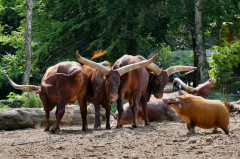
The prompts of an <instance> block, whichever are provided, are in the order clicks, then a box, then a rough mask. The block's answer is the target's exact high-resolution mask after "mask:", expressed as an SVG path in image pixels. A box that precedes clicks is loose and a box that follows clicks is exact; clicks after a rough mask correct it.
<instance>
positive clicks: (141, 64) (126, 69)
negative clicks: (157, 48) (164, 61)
mask: <svg viewBox="0 0 240 159" xmlns="http://www.w3.org/2000/svg"><path fill="white" fill-rule="evenodd" d="M157 57H158V54H156V55H154V56H153V57H152V58H151V59H149V60H144V61H142V62H138V63H133V64H130V65H126V66H124V67H120V68H119V69H117V71H118V73H119V75H120V76H122V75H123V74H125V73H127V72H130V71H132V70H135V69H138V68H142V67H145V66H146V65H149V64H150V63H152V62H153V61H154V60H156V58H157Z"/></svg>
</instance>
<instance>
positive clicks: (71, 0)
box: [0, 0, 240, 98]
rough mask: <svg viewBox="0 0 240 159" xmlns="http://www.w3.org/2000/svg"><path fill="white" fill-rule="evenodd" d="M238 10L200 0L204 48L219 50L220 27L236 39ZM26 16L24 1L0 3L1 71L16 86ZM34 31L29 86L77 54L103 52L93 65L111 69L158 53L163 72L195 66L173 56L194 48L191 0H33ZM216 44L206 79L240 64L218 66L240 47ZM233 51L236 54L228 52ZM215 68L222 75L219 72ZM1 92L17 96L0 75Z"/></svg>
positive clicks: (233, 1)
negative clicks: (225, 25) (131, 57)
mask: <svg viewBox="0 0 240 159" xmlns="http://www.w3.org/2000/svg"><path fill="white" fill-rule="evenodd" d="M239 11H240V3H239V2H238V1H237V0H222V1H218V0H203V30H204V39H205V45H206V47H207V48H211V47H213V46H218V45H219V41H220V40H222V39H224V37H222V38H220V39H219V37H220V36H219V35H220V34H221V31H222V24H223V22H226V21H227V22H231V23H232V25H229V30H230V34H231V36H232V35H239V26H240V24H239V23H240V22H239V19H238V17H239V16H240V15H239ZM25 15H26V0H1V1H0V61H1V64H0V70H1V72H5V73H8V75H9V76H10V77H11V78H12V79H13V80H14V81H15V82H16V83H21V76H22V74H23V68H24V27H25V26H24V25H25ZM32 26H33V29H32V40H33V41H32V68H31V80H30V81H31V84H36V85H38V84H39V82H40V80H41V77H42V76H43V74H44V72H45V71H46V69H47V68H48V67H49V66H51V65H54V64H56V63H58V62H60V61H65V60H76V59H75V51H76V50H79V51H80V53H81V55H82V56H84V57H87V58H90V57H91V56H92V54H93V52H94V51H96V50H99V49H104V50H106V51H107V54H106V55H104V56H103V57H101V58H99V59H96V61H103V60H108V61H109V62H110V63H112V64H113V63H114V62H115V60H116V59H118V58H119V57H121V56H122V55H123V54H132V55H137V54H140V55H143V56H144V57H146V58H147V57H148V56H149V55H150V54H152V53H156V52H158V53H159V54H160V57H161V58H160V59H159V60H160V62H161V65H162V67H164V68H167V67H169V66H171V65H173V64H186V63H187V64H193V63H192V62H191V61H192V60H193V57H192V56H188V55H187V54H186V53H185V52H184V51H182V53H181V54H179V53H176V54H175V53H172V52H171V51H176V50H191V49H192V36H193V34H194V1H192V0H186V1H183V0H165V1H161V0H151V1H145V0H138V1H134V0H119V1H105V0H88V1H86V0H63V1H62V0H47V1H44V0H37V1H36V0H33V21H32ZM220 42H221V48H222V49H223V50H222V49H221V48H220V47H218V48H217V49H218V50H219V54H218V55H215V56H214V57H213V58H212V60H211V62H210V65H211V68H212V69H213V70H211V71H210V75H211V76H214V77H216V78H219V79H221V78H222V75H223V74H222V71H225V69H229V68H231V67H232V66H233V65H234V66H235V65H236V64H238V63H239V58H231V59H233V60H234V62H232V61H231V60H230V59H227V65H226V64H224V63H221V64H219V63H218V62H219V59H222V58H221V57H223V56H225V55H223V54H224V53H225V51H224V50H225V49H227V48H228V49H229V50H231V51H229V52H231V53H230V54H231V55H234V56H236V57H239V42H236V43H234V44H227V45H230V46H227V45H224V44H222V41H220ZM225 47H227V48H225ZM235 47H238V50H237V52H236V51H232V50H234V48H235ZM215 48H216V47H215ZM220 56H221V57H220ZM183 57H184V58H183ZM169 58H170V59H169ZM166 59H168V61H166ZM237 59H238V60H237ZM222 60H223V59H222ZM223 61H224V60H223ZM230 65H232V66H230ZM219 67H220V68H221V69H222V70H218V68H219ZM229 75H231V74H229ZM220 76H221V77H220ZM0 88H1V94H0V98H6V95H7V94H8V93H9V92H11V91H15V92H17V93H20V92H19V91H16V90H13V89H12V88H11V87H10V86H9V85H8V83H7V81H6V79H5V78H4V77H3V76H0Z"/></svg>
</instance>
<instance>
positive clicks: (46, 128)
mask: <svg viewBox="0 0 240 159" xmlns="http://www.w3.org/2000/svg"><path fill="white" fill-rule="evenodd" d="M44 110H45V118H46V124H45V128H44V131H49V129H50V122H49V114H50V112H49V109H45V108H44Z"/></svg>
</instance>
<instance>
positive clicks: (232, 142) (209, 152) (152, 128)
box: [0, 113, 240, 159]
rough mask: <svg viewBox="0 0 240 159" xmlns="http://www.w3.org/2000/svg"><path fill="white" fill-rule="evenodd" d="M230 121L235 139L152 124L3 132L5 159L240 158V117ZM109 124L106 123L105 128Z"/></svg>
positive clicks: (1, 149)
mask: <svg viewBox="0 0 240 159" xmlns="http://www.w3.org/2000/svg"><path fill="white" fill-rule="evenodd" d="M233 115H234V118H235V119H236V120H235V119H233V117H231V118H230V134H229V135H225V133H224V132H223V131H222V130H220V129H219V132H218V133H216V134H212V133H211V132H212V130H211V129H200V128H196V134H195V135H187V128H186V124H185V123H176V122H168V121H164V122H159V123H157V122H152V123H151V125H149V126H139V127H138V128H135V129H132V128H131V125H126V126H124V127H123V128H119V129H116V128H115V126H116V121H114V119H111V127H112V129H111V130H105V125H102V129H100V130H98V131H93V125H89V126H88V127H89V130H88V131H87V132H83V131H81V125H79V126H67V127H64V126H61V130H60V131H58V132H57V133H56V134H48V133H47V132H44V131H43V128H36V129H25V130H15V131H1V132H0V158H1V159H5V158H6V159H18V158H42V159H45V158H51V159H52V158H53V159H54V158H58V159H59V158H64V159H68V158H71V159H72V158H76V159H77V158H134V159H136V158H139V159H140V158H176V159H179V158H184V159H186V158H192V159H193V158H204V159H206V158H211V159H219V158H226V159H234V158H240V114H237V113H233ZM103 124H104V123H103Z"/></svg>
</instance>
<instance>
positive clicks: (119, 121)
mask: <svg viewBox="0 0 240 159" xmlns="http://www.w3.org/2000/svg"><path fill="white" fill-rule="evenodd" d="M117 110H118V120H117V128H121V127H122V123H121V117H122V113H123V102H122V97H120V98H119V99H118V100H117Z"/></svg>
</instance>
